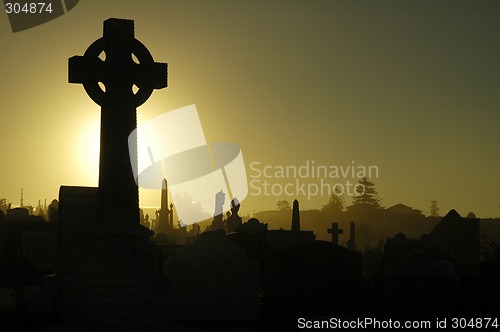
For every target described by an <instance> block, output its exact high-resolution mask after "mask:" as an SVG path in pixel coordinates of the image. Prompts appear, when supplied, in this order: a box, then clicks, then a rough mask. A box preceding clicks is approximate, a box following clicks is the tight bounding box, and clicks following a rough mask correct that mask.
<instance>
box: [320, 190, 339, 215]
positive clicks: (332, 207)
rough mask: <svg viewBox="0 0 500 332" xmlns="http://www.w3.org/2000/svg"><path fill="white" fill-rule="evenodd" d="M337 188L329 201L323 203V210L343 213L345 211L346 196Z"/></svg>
mask: <svg viewBox="0 0 500 332" xmlns="http://www.w3.org/2000/svg"><path fill="white" fill-rule="evenodd" d="M335 189H336V190H335V191H333V192H332V193H331V195H330V199H329V200H328V203H326V204H325V205H323V207H322V208H321V211H323V212H327V213H341V212H343V211H344V208H345V201H344V197H342V194H341V193H340V192H339V190H338V188H335Z"/></svg>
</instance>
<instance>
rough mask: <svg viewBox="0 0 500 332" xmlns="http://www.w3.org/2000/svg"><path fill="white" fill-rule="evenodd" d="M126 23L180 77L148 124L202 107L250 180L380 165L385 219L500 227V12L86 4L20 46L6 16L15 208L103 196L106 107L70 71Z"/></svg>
mask: <svg viewBox="0 0 500 332" xmlns="http://www.w3.org/2000/svg"><path fill="white" fill-rule="evenodd" d="M110 17H118V18H128V19H133V20H135V34H136V38H137V39H139V40H140V41H141V42H142V43H143V44H144V45H146V47H147V48H148V49H149V50H150V52H151V53H152V55H153V57H154V58H155V60H156V61H158V62H167V63H168V64H169V87H168V88H166V89H163V90H158V91H155V92H154V93H153V95H152V97H151V98H150V99H149V100H148V101H147V102H146V103H145V104H144V105H143V106H141V107H140V108H139V110H138V116H139V120H141V121H144V120H147V119H149V118H152V117H154V116H155V115H159V114H162V113H164V112H167V111H171V110H174V109H177V108H179V107H182V106H186V105H190V104H196V106H197V109H198V113H199V116H200V119H201V122H202V125H203V129H204V132H205V136H206V138H207V140H208V141H224V142H233V143H237V144H239V145H240V146H241V149H242V152H243V157H244V160H245V164H246V166H247V174H248V175H249V176H254V177H255V176H256V171H252V168H250V164H251V163H252V162H259V163H260V164H258V165H260V166H259V167H260V168H263V167H265V166H295V167H300V166H302V165H305V164H306V163H307V162H309V163H311V162H312V161H314V163H315V165H324V166H327V167H330V166H339V167H340V166H343V167H346V166H349V165H352V164H353V161H354V164H355V165H360V166H370V165H375V166H377V168H378V177H376V178H372V181H373V182H374V183H375V185H376V189H377V190H378V192H379V194H380V196H381V198H382V204H383V205H384V206H391V205H393V204H396V203H403V204H406V205H409V206H412V207H413V208H417V209H420V210H423V211H424V213H426V214H428V212H429V207H430V201H431V200H432V199H435V200H437V201H438V206H439V207H440V209H441V211H440V212H441V213H442V214H445V213H446V212H447V211H448V210H449V209H451V208H455V209H457V210H458V212H459V213H461V214H467V213H468V212H469V211H473V212H475V213H476V215H477V216H478V217H498V216H499V215H500V209H499V206H500V173H499V172H498V166H499V165H500V154H499V151H500V131H499V125H500V97H499V96H500V94H499V87H500V82H499V78H500V62H499V61H498V59H500V35H499V31H500V20H499V19H498V18H499V17H500V2H498V1H493V0H492V1H460V0H456V1H453V2H451V1H441V0H432V1H430V0H428V1H372V0H369V1H368V0H366V1H351V0H349V1H347V0H346V1H335V0H328V1H326V0H314V1H306V0H286V1H285V0H283V1H277V0H271V1H249V0H248V1H242V0H236V1H229V0H226V1H221V0H210V1H206V0H196V1H193V0H187V1H186V0H182V1H181V0H177V1H169V0H164V1H159V0H158V1H152V0H150V1H111V0H82V1H80V3H79V4H78V5H77V6H76V7H75V8H74V9H73V10H71V11H70V12H68V13H67V14H65V15H64V16H62V17H60V18H58V19H55V20H53V21H51V22H48V23H46V24H43V25H40V26H38V27H35V28H32V29H29V30H26V31H22V32H18V33H12V32H11V29H10V26H9V22H8V19H7V15H6V14H5V13H0V45H1V52H0V57H1V61H0V75H1V80H0V112H1V117H0V119H1V121H0V124H1V127H0V128H1V129H0V132H1V135H2V136H1V137H2V149H1V159H0V160H1V162H0V165H1V166H0V198H1V197H5V198H7V199H8V200H10V201H12V203H13V205H14V206H16V205H18V204H19V196H20V189H21V188H24V193H25V203H28V204H32V205H36V204H37V202H38V200H39V199H41V200H42V202H43V199H45V198H47V199H48V200H52V199H53V198H57V196H58V190H59V186H60V185H62V184H64V185H89V186H95V185H97V173H98V164H97V163H98V148H97V144H98V136H97V135H98V131H99V117H100V107H99V106H98V105H96V104H94V103H93V102H92V101H91V100H90V98H89V97H88V96H87V94H86V93H85V91H84V90H83V87H82V86H81V85H77V84H69V83H68V79H67V59H68V58H69V57H71V56H73V55H83V53H84V51H85V50H86V49H87V47H88V46H89V45H90V44H91V43H92V42H93V41H94V40H96V39H98V38H99V37H101V36H102V24H103V21H104V20H105V19H107V18H110ZM254 165H257V164H254ZM254 168H255V167H254ZM260 180H264V178H263V177H261V179H260ZM317 180H318V181H319V179H305V180H304V181H305V182H307V183H314V182H317ZM325 180H326V181H330V182H332V181H333V183H336V182H339V183H342V184H344V183H345V181H346V179H344V178H341V179H334V180H332V179H325ZM268 181H270V182H271V183H275V184H280V185H286V184H287V183H289V182H294V181H295V179H291V178H285V179H272V178H271V179H268ZM351 181H354V182H355V181H356V179H354V180H352V179H351ZM249 190H250V194H249V195H248V197H247V198H246V199H245V201H244V202H243V203H242V208H241V213H240V214H246V213H250V214H251V213H252V212H253V211H254V210H256V211H260V210H266V209H274V208H275V207H276V202H277V201H278V200H280V199H288V200H289V201H290V202H291V201H293V199H295V198H298V199H299V200H300V205H301V208H302V209H311V208H320V207H321V205H322V204H324V203H326V201H327V200H328V197H327V194H326V193H325V194H324V195H314V196H313V197H311V199H307V197H303V195H298V196H297V195H290V196H289V195H286V194H282V195H270V196H265V195H259V196H255V195H252V188H249ZM347 201H348V202H350V201H351V199H350V198H349V197H347ZM141 205H143V206H155V205H159V192H158V193H156V192H146V191H141Z"/></svg>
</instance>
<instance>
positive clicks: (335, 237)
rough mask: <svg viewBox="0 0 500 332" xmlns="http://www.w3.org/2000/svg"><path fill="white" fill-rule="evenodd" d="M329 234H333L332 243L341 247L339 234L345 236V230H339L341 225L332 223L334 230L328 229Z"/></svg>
mask: <svg viewBox="0 0 500 332" xmlns="http://www.w3.org/2000/svg"><path fill="white" fill-rule="evenodd" d="M327 232H328V234H332V243H333V244H336V245H339V234H343V233H344V230H343V229H341V228H339V224H338V223H336V222H334V223H332V228H328V229H327Z"/></svg>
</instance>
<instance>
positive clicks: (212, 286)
mask: <svg viewBox="0 0 500 332" xmlns="http://www.w3.org/2000/svg"><path fill="white" fill-rule="evenodd" d="M166 271H167V275H168V276H169V277H170V278H171V279H172V282H173V289H174V302H175V304H176V305H175V313H174V316H175V317H176V319H177V320H180V321H227V320H230V321H235V320H240V321H246V320H256V319H257V318H258V294H259V266H258V263H257V261H255V260H254V259H252V258H247V257H246V255H245V252H244V251H243V250H241V249H240V248H238V247H236V246H235V245H233V244H232V243H231V241H230V240H229V239H228V238H227V237H226V236H225V232H224V231H222V230H215V231H206V232H203V233H201V234H200V235H199V236H198V237H197V238H196V239H195V241H194V244H193V245H190V246H186V247H184V248H183V249H180V250H179V251H178V253H177V255H175V256H172V257H170V258H169V260H168V262H167V270H166Z"/></svg>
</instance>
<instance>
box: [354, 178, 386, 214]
mask: <svg viewBox="0 0 500 332" xmlns="http://www.w3.org/2000/svg"><path fill="white" fill-rule="evenodd" d="M354 190H355V192H356V195H355V196H354V197H353V205H355V206H359V205H363V206H373V207H377V208H379V207H381V205H380V201H381V199H380V198H379V197H378V193H377V191H376V190H375V184H374V183H373V182H370V181H368V179H367V178H366V177H363V178H362V179H361V180H359V181H358V183H357V184H356V186H355V188H354Z"/></svg>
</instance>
